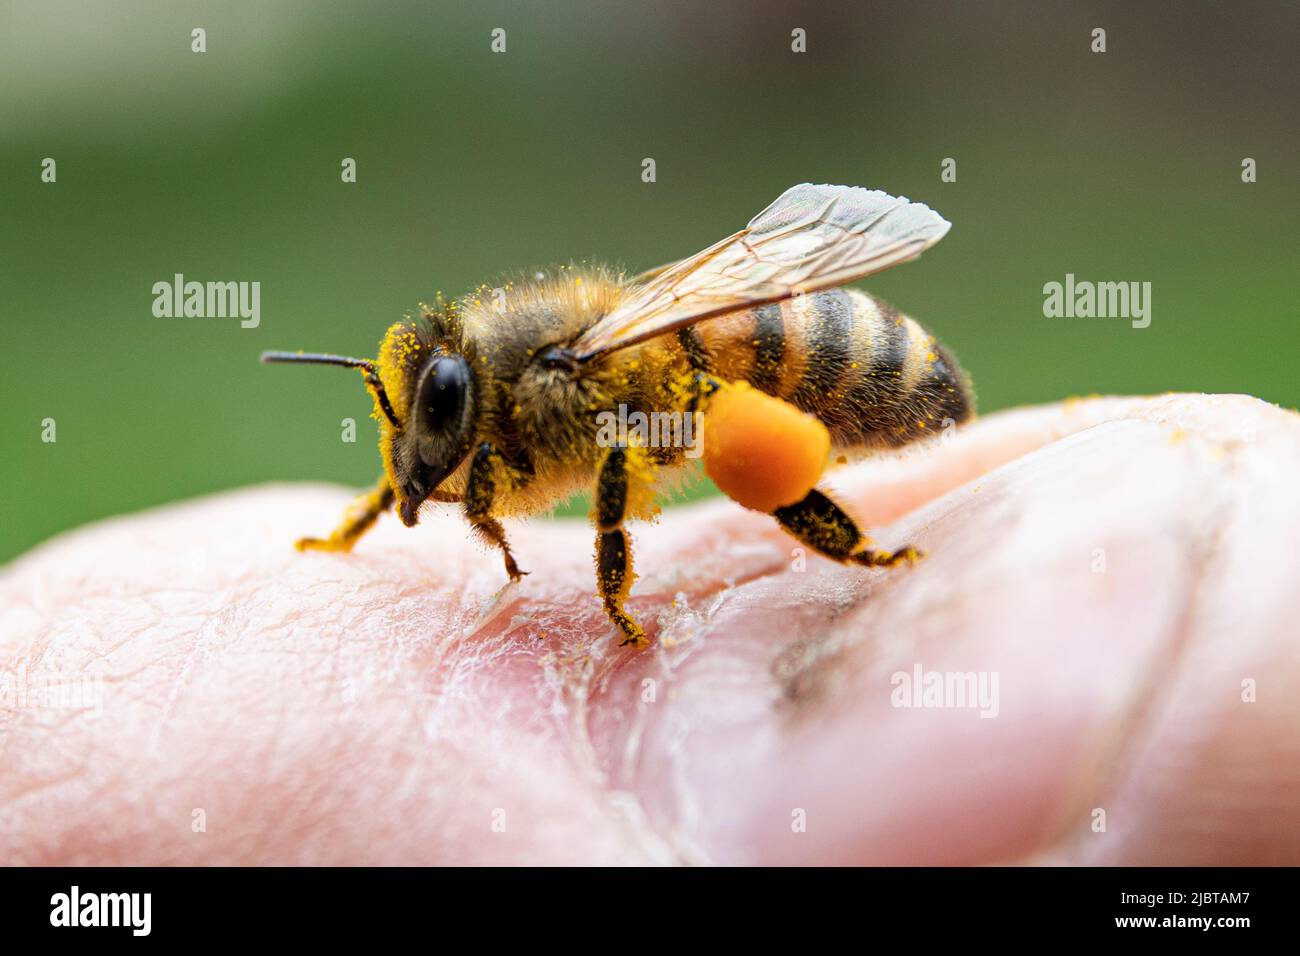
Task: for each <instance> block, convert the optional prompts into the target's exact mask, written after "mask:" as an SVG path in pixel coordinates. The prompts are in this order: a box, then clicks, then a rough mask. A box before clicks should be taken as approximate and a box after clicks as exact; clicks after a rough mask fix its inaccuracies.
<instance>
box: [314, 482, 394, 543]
mask: <svg viewBox="0 0 1300 956" xmlns="http://www.w3.org/2000/svg"><path fill="white" fill-rule="evenodd" d="M392 505H393V489H392V488H391V487H390V486H389V484H388V477H387V476H385V477H383V478H380V479H379V482H378V483H377V484H376V485H375V487H374V488H372V489H371V490H370V491H368V492H366V493H365V494H364V495H362V496H361V497H359V498H357V499H356V500H355V501H353V502H352V504H350V505H349V506H348V510H347V511H346V512H344V514H343V520H342V521H340V522H339V525H338V527H337V528H335V529H334V530H333V531H331V532H330V536H329V537H328V538H299V539H298V540H297V541H296V542H294V547H295V548H297V549H298V550H299V551H351V550H352V546H353V545H354V544H356V543H357V541H358V540H360V538H361V536H362V535H363V534H365V533H366V532H367V531H369V530H370V529H371V528H372V527H374V524H375V522H376V521H377V520H379V516H380V515H381V514H383V513H384V512H385V511H387V510H388V509H389V508H391V507H392Z"/></svg>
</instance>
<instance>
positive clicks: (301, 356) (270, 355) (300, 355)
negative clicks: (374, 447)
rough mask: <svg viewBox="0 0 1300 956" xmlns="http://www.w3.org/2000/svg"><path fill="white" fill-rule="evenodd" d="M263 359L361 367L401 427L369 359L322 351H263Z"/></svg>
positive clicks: (380, 403)
mask: <svg viewBox="0 0 1300 956" xmlns="http://www.w3.org/2000/svg"><path fill="white" fill-rule="evenodd" d="M262 361H263V362H265V363H266V364H268V365H269V364H272V363H275V362H299V363H301V364H303V365H341V366H342V367H343V368H359V369H361V370H362V371H363V372H364V373H365V378H366V384H367V385H369V386H370V387H371V388H373V389H374V390H375V395H376V397H377V398H378V399H379V407H380V408H381V409H383V412H384V414H385V415H386V416H388V420H389V421H390V422H392V423H393V425H394V426H396V427H398V428H400V427H401V423H400V422H398V420H397V414H396V413H395V412H394V411H393V406H392V404H391V403H390V402H389V401H388V393H387V392H385V391H384V383H383V382H381V381H380V380H379V374H378V373H377V372H376V371H375V363H374V362H372V361H370V360H369V359H359V358H348V357H347V356H346V355H326V354H324V353H321V352H263V353H262Z"/></svg>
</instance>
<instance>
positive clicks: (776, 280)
mask: <svg viewBox="0 0 1300 956" xmlns="http://www.w3.org/2000/svg"><path fill="white" fill-rule="evenodd" d="M951 226H952V224H951V223H949V222H948V221H947V220H946V219H944V218H943V217H942V216H940V215H939V214H938V213H937V212H935V211H934V210H933V209H931V208H930V207H928V206H925V205H922V204H921V203H916V202H911V201H909V200H908V199H906V198H901V199H900V198H895V197H894V196H891V195H889V194H888V193H883V192H880V191H879V190H874V189H863V188H861V187H859V186H814V185H812V184H810V183H804V184H802V185H799V186H792V187H791V188H790V189H787V190H786V191H785V192H783V193H782V194H781V195H780V196H779V197H777V200H776V202H774V203H772V205H770V206H768V207H767V208H766V209H764V210H763V211H762V212H760V213H759V214H758V215H757V216H755V217H754V218H753V219H751V220H750V222H749V225H748V226H746V227H745V228H744V229H742V230H741V231H740V232H738V233H736V234H735V235H733V236H729V237H728V238H726V239H723V240H722V241H721V242H719V243H716V244H715V245H712V246H710V247H709V248H707V249H705V250H704V251H703V252H700V253H697V254H695V255H693V256H691V257H690V258H688V259H682V260H681V261H680V262H674V263H670V264H669V265H666V266H661V267H660V268H658V269H652V270H651V271H650V272H646V273H642V275H640V276H638V277H637V279H636V280H635V281H636V285H635V286H634V287H633V289H632V290H631V292H629V294H628V296H627V297H626V298H625V299H624V300H623V301H622V302H620V303H619V304H618V305H617V306H615V307H614V308H613V309H612V310H611V311H610V313H609V314H608V315H606V316H603V317H602V318H601V319H599V320H598V321H597V322H596V323H595V324H594V325H593V326H592V327H591V328H589V329H587V331H586V332H584V333H583V334H582V335H581V336H580V337H579V338H578V340H577V341H576V342H574V343H573V345H572V349H573V351H574V352H576V353H577V355H578V357H579V358H580V359H582V360H586V359H590V358H592V357H593V356H595V355H599V354H601V353H605V352H611V351H614V350H615V349H620V348H624V347H625V346H628V345H634V344H635V343H637V342H642V341H645V340H646V339H649V338H653V337H654V336H656V335H662V334H663V333H665V332H671V331H673V330H675V329H679V328H682V327H683V326H687V325H692V324H694V323H696V322H701V321H703V320H704V319H710V318H713V317H714V316H717V315H722V314H723V313H726V312H734V311H735V310H737V309H743V308H748V307H750V306H754V305H761V304H763V303H767V302H777V301H780V300H781V299H787V298H789V297H790V296H792V295H796V294H799V293H803V292H815V291H817V290H818V289H828V288H833V287H834V286H839V285H844V284H845V283H848V282H853V281H855V280H857V279H861V278H863V277H864V276H869V275H872V274H873V273H876V272H880V271H881V270H883V269H888V268H889V267H890V266H894V265H897V264H898V263H900V262H907V261H908V260H909V259H915V258H916V257H917V256H919V255H920V254H921V252H922V251H923V250H924V249H926V248H928V247H929V246H932V245H934V244H935V243H936V242H938V241H939V240H940V239H942V238H943V236H944V234H945V233H947V232H948V230H949V229H950V228H951Z"/></svg>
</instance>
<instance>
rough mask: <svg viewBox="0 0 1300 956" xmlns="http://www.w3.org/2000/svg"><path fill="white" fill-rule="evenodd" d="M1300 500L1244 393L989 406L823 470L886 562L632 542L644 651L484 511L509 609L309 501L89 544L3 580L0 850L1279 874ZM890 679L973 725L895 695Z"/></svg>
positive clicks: (731, 546)
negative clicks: (917, 685)
mask: <svg viewBox="0 0 1300 956" xmlns="http://www.w3.org/2000/svg"><path fill="white" fill-rule="evenodd" d="M1297 474H1300V419H1297V417H1296V416H1295V415H1294V414H1292V413H1288V412H1283V411H1280V410H1278V409H1276V408H1274V407H1272V406H1269V405H1265V404H1264V403H1262V402H1258V401H1256V400H1254V399H1248V398H1243V397H1237V396H1192V395H1172V396H1165V397H1160V398H1150V399H1097V400H1087V401H1076V402H1069V403H1066V404H1064V405H1059V406H1052V407H1043V408H1033V409H1025V410H1018V411H1013V412H1007V413H1002V414H998V415H994V416H990V417H989V418H987V419H985V420H982V421H980V422H977V423H976V424H974V425H973V426H971V427H969V428H968V429H966V430H964V431H962V432H961V433H959V434H958V435H956V436H955V437H954V438H952V439H951V440H950V441H942V442H940V443H938V444H936V445H934V446H932V447H930V448H928V449H924V450H922V451H918V452H912V453H910V454H903V455H901V456H898V457H885V458H882V459H878V460H873V461H871V462H868V463H865V464H862V465H859V466H854V467H851V468H847V469H843V470H840V471H837V472H833V473H832V474H831V476H830V478H829V480H828V482H827V484H828V486H829V487H830V488H832V489H833V490H834V492H835V494H836V497H837V499H838V500H839V501H841V502H842V503H843V504H844V505H846V506H847V507H848V508H849V510H851V511H852V512H854V514H855V515H856V516H857V517H858V518H859V519H861V520H862V521H863V523H864V526H866V527H869V528H871V530H872V534H873V537H874V538H875V539H876V541H877V542H879V543H880V545H881V546H883V547H894V546H897V545H901V544H905V543H915V544H917V545H919V546H921V547H922V548H924V549H925V550H926V551H927V552H928V553H929V556H928V558H926V559H925V560H924V561H922V562H921V563H920V564H918V565H917V566H915V567H911V568H908V567H900V568H894V569H889V570H866V569H862V568H850V567H842V566H839V565H836V564H833V563H831V562H829V561H826V560H824V559H822V558H820V557H817V556H815V555H812V554H808V555H803V554H802V553H801V552H799V551H798V547H799V546H798V543H797V542H796V541H794V540H793V539H791V538H789V537H787V536H785V535H784V534H783V533H782V532H781V531H780V530H779V528H778V527H777V526H776V523H775V522H774V521H772V520H771V519H770V518H766V517H765V516H762V515H759V514H755V513H751V512H746V511H744V510H742V509H740V508H739V507H738V506H736V505H734V504H732V503H730V502H727V501H718V500H715V501H710V502H705V503H700V504H696V505H692V506H688V507H682V508H677V509H673V510H670V511H668V512H666V513H665V515H664V517H663V519H662V520H661V522H660V523H659V524H658V525H657V526H654V527H645V526H633V529H632V531H633V536H634V540H635V543H636V548H637V550H636V568H637V572H638V574H639V575H640V579H639V581H638V582H637V584H636V586H635V587H634V588H633V594H632V598H631V600H630V601H629V608H630V609H631V610H632V612H633V613H635V614H636V615H638V617H639V618H640V620H642V621H643V622H645V623H646V625H647V630H648V632H649V634H650V637H651V639H652V641H654V644H653V645H652V646H651V647H650V648H649V649H647V650H642V651H638V650H635V649H632V648H620V647H618V640H617V636H616V635H615V634H614V632H613V629H612V627H611V625H610V624H609V623H608V621H607V619H606V618H605V616H604V614H603V613H602V611H601V608H600V605H599V602H598V601H597V600H596V598H595V596H594V583H593V569H592V563H591V550H592V544H593V540H594V532H593V531H592V530H591V529H590V528H589V527H588V526H586V525H585V524H582V523H578V522H549V521H535V522H532V523H530V524H525V525H514V526H512V527H511V528H510V531H511V539H512V543H513V545H514V547H515V552H516V554H517V555H518V557H519V561H520V564H521V565H522V566H523V567H524V568H525V569H527V570H530V571H532V572H533V574H532V575H531V576H530V577H528V578H526V579H525V580H524V581H523V582H522V583H520V584H516V585H508V586H505V587H503V578H504V575H503V572H502V570H501V559H500V555H499V554H498V553H497V552H495V551H487V550H483V549H481V548H480V547H479V546H478V545H477V544H476V543H474V542H473V541H472V540H471V539H470V537H469V536H468V534H467V531H466V529H465V526H464V524H463V522H462V521H461V520H460V519H459V516H458V515H457V514H456V513H455V510H454V508H453V507H452V506H443V509H442V510H441V511H440V512H434V513H430V514H429V515H428V516H427V517H426V518H425V519H424V521H423V522H422V523H421V525H420V527H419V528H417V529H415V530H407V529H405V528H402V527H401V526H400V524H399V523H398V522H397V521H396V520H395V519H393V518H392V517H391V516H386V517H385V518H383V519H382V520H381V521H380V524H379V526H378V527H377V528H376V530H374V531H373V532H371V534H370V535H369V536H367V537H366V538H365V540H364V541H362V542H361V544H360V545H358V547H357V549H356V551H355V553H353V554H351V555H337V554H318V553H311V554H298V553H296V552H295V551H294V550H293V547H292V542H293V540H294V539H295V538H296V537H298V536H299V535H302V534H307V533H313V532H316V531H320V530H324V529H327V528H328V527H330V526H331V524H332V522H333V521H334V520H335V518H336V517H337V513H338V512H339V510H340V509H341V508H342V506H343V505H344V504H345V503H346V501H347V500H348V497H349V495H348V493H346V492H344V491H342V490H340V489H335V488H327V487H321V486H283V485H282V486H266V487H260V488H252V489H247V490H244V491H239V492H235V493H231V494H226V495H221V496H217V497H214V498H209V499H204V500H200V501H196V502H190V503H186V504H182V505H177V506H173V507H168V508H163V509H159V510H156V511H153V512H149V513H145V514H140V515H131V516H127V517H124V518H120V519H116V520H114V521H111V522H107V523H104V524H100V525H95V526H92V527H88V528H85V529H82V530H80V531H77V532H74V533H72V534H70V535H68V536H65V537H63V538H60V539H59V540H57V541H54V542H51V543H49V544H47V545H45V546H43V547H41V548H39V549H37V550H36V551H35V552H33V553H31V554H29V555H27V556H25V557H23V558H21V559H19V560H18V561H16V562H14V563H13V564H12V565H10V566H9V567H8V568H7V569H6V570H5V571H4V572H3V574H2V575H0V609H2V610H0V631H2V635H3V636H2V637H0V674H3V675H4V677H5V678H6V680H7V684H6V686H5V688H4V693H3V694H2V695H0V699H2V700H3V708H2V709H0V753H3V755H4V768H5V769H4V773H3V774H2V775H0V853H2V854H3V858H4V861H5V862H7V863H18V864H74V865H76V864H214V863H226V864H261V863H265V864H270V863H291V864H352V863H355V864H378V863H396V864H405V863H431V864H437V863H470V864H476V863H656V862H658V863H672V862H718V863H883V864H895V863H898V864H902V863H907V864H968V863H999V862H1001V863H1021V862H1049V863H1057V862H1064V863H1118V864H1205V863H1218V864H1260V863H1291V864H1295V863H1297V862H1300V733H1298V732H1297V731H1300V651H1297V646H1298V645H1297V636H1300V628H1297V625H1296V620H1297V616H1300V593H1298V591H1297V588H1296V586H1295V582H1294V578H1295V574H1296V562H1295V560H1294V554H1295V548H1296V542H1297V541H1300V495H1297V494H1296V491H1295V480H1296V477H1295V476H1296V475H1297ZM918 665H920V666H921V667H922V670H923V673H927V674H928V673H936V674H954V673H960V674H964V673H968V672H970V673H974V674H976V675H983V676H984V677H985V678H987V679H988V680H986V689H990V688H992V687H993V685H992V684H991V679H992V676H993V675H996V680H997V684H996V691H997V693H996V695H995V697H994V698H993V699H992V700H991V701H985V702H984V703H985V705H988V704H992V705H993V706H983V707H979V706H977V707H953V706H948V707H944V708H934V709H931V708H915V707H898V706H894V703H895V702H897V693H896V692H897V691H898V690H899V682H900V678H898V677H897V676H896V675H906V676H907V677H911V676H912V675H914V673H915V670H914V669H915V668H916V667H917V666H918ZM52 677H55V678H58V679H62V680H66V681H71V682H73V684H74V685H75V684H77V683H78V682H80V684H81V685H82V686H83V687H84V688H85V689H86V690H87V691H88V692H89V693H90V695H91V696H90V698H89V699H90V701H91V702H92V703H93V705H94V706H92V707H91V708H89V709H76V708H70V707H66V706H58V705H56V704H55V703H54V702H53V701H51V700H50V699H49V698H48V697H46V696H43V694H42V690H41V688H42V684H43V681H45V680H47V679H50V678H52ZM1243 682H1254V683H1253V684H1251V683H1246V684H1245V685H1243ZM1243 687H1244V688H1245V689H1243ZM20 688H25V689H23V690H22V692H21V693H20V692H19V689H20ZM1252 688H1253V699H1252V693H1251V690H1252ZM891 700H892V701H893V702H891ZM948 703H949V704H951V703H952V701H951V700H949V701H948ZM981 710H984V711H985V712H986V713H988V714H989V715H988V716H987V717H982V716H981V715H980V712H981ZM993 712H995V713H993ZM1099 809H1100V810H1103V811H1104V821H1105V830H1104V832H1096V830H1095V826H1096V822H1097V821H1098V820H1099V819H1102V818H1101V817H1099V816H1098V815H1097V813H1096V811H1097V810H1099Z"/></svg>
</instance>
